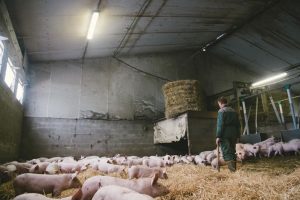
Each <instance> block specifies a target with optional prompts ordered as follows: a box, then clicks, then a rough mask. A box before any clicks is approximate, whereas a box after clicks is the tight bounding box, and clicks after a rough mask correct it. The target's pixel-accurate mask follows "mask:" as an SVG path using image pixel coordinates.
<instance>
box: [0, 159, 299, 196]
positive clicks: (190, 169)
mask: <svg viewBox="0 0 300 200" xmlns="http://www.w3.org/2000/svg"><path fill="white" fill-rule="evenodd" d="M167 172H168V176H169V179H167V180H161V179H160V180H159V183H160V184H163V185H165V186H167V187H168V188H169V189H170V193H169V194H168V195H166V196H163V197H158V198H156V199H159V200H175V199H176V200H181V199H191V200H199V199H226V200H228V199H239V200H240V199H270V200H276V199H291V200H294V199H295V200H296V199H300V157H296V156H288V157H276V158H271V159H266V158H264V159H253V160H250V161H247V162H245V163H243V165H242V164H241V163H238V171H237V172H236V173H230V172H229V171H228V170H227V168H226V167H222V168H221V172H217V171H214V170H212V169H211V168H210V167H202V166H196V165H184V164H176V165H174V166H172V167H169V168H168V169H167ZM100 174H101V173H99V172H96V171H94V170H91V169H89V170H87V171H85V172H83V173H80V174H79V179H80V180H81V181H82V182H84V180H86V179H87V178H89V177H91V176H95V175H100ZM112 176H118V177H121V178H126V175H125V174H123V175H121V176H120V175H117V174H112ZM76 191H77V189H69V190H65V191H63V193H62V195H61V197H66V196H70V195H72V194H74V193H75V192H76ZM13 195H14V192H13V189H12V185H11V182H8V183H6V184H3V185H1V187H0V199H9V197H13Z"/></svg>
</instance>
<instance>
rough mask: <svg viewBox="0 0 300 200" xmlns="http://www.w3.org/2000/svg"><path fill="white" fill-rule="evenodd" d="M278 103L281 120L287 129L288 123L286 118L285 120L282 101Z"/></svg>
mask: <svg viewBox="0 0 300 200" xmlns="http://www.w3.org/2000/svg"><path fill="white" fill-rule="evenodd" d="M278 105H279V112H280V116H281V122H282V124H283V126H284V128H285V129H287V128H286V124H285V120H284V114H283V109H282V104H281V102H280V101H279V102H278Z"/></svg>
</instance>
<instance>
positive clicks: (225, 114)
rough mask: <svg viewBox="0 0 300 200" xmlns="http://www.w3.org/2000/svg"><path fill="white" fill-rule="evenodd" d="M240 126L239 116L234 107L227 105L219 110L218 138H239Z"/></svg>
mask: <svg viewBox="0 0 300 200" xmlns="http://www.w3.org/2000/svg"><path fill="white" fill-rule="evenodd" d="M240 128H241V125H240V121H239V117H238V114H237V113H236V112H235V110H234V109H232V108H231V107H228V106H225V107H223V108H221V109H220V110H219V111H218V119H217V135H216V136H217V138H239V137H240V135H241V132H240Z"/></svg>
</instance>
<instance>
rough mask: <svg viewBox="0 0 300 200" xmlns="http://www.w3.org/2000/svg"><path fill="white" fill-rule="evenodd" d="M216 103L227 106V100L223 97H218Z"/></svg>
mask: <svg viewBox="0 0 300 200" xmlns="http://www.w3.org/2000/svg"><path fill="white" fill-rule="evenodd" d="M218 102H220V103H221V104H227V99H226V98H225V97H220V98H218Z"/></svg>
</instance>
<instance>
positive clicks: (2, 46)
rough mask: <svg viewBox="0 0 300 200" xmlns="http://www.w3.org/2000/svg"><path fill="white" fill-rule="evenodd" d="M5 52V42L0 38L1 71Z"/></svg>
mask: <svg viewBox="0 0 300 200" xmlns="http://www.w3.org/2000/svg"><path fill="white" fill-rule="evenodd" d="M3 54H4V45H3V42H2V41H1V40H0V72H1V68H2V58H3Z"/></svg>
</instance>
